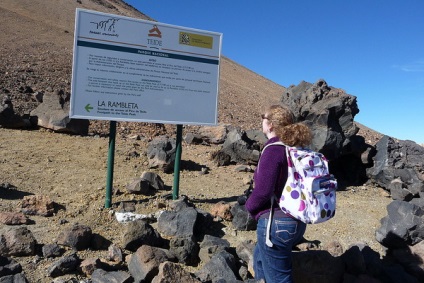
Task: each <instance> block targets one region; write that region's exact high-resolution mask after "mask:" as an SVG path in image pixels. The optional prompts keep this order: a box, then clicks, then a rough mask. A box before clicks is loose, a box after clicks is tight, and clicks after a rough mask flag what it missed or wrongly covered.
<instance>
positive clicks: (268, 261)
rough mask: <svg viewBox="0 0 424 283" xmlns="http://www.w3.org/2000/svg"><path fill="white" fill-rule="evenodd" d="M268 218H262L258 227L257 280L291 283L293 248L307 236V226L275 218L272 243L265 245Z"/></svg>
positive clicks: (295, 221)
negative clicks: (304, 235) (271, 244)
mask: <svg viewBox="0 0 424 283" xmlns="http://www.w3.org/2000/svg"><path fill="white" fill-rule="evenodd" d="M267 223H268V218H260V219H259V221H258V225H257V231H256V235H257V243H256V247H255V250H254V252H253V259H254V264H253V269H254V271H255V279H256V280H260V279H265V282H266V283H273V282H278V283H283V282H284V283H291V282H293V279H292V256H291V252H292V247H293V246H294V245H296V244H297V243H299V242H300V240H301V239H302V237H303V234H305V230H306V224H305V223H303V222H301V221H297V220H295V219H292V218H278V217H273V219H272V223H271V232H270V237H271V242H272V243H273V247H268V246H267V245H266V244H265V238H266V229H267V227H266V226H267Z"/></svg>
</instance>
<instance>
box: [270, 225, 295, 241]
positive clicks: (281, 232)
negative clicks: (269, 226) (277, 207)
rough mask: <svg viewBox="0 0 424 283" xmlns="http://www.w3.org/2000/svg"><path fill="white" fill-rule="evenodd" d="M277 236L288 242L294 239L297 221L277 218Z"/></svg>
mask: <svg viewBox="0 0 424 283" xmlns="http://www.w3.org/2000/svg"><path fill="white" fill-rule="evenodd" d="M274 224H275V231H274V233H275V238H277V239H279V240H280V241H282V242H284V243H287V242H290V241H293V240H294V239H295V237H296V234H297V222H296V221H293V220H275V223H274Z"/></svg>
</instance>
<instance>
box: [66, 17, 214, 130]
mask: <svg viewBox="0 0 424 283" xmlns="http://www.w3.org/2000/svg"><path fill="white" fill-rule="evenodd" d="M221 41H222V34H221V33H216V32H209V31H203V30H197V29H192V28H184V27H179V26H172V25H168V24H164V23H158V22H151V21H145V20H140V19H134V18H128V17H123V16H117V15H112V14H105V13H100V12H94V11H89V10H83V9H77V12H76V19H75V38H74V57H73V68H72V91H71V106H70V118H79V119H98V120H113V121H140V122H154V123H169V124H199V125H215V124H216V123H217V116H218V110H217V109H218V83H219V65H220V57H221Z"/></svg>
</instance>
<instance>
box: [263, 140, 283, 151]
mask: <svg viewBox="0 0 424 283" xmlns="http://www.w3.org/2000/svg"><path fill="white" fill-rule="evenodd" d="M271 145H284V146H286V147H287V145H285V144H284V143H283V142H282V141H276V142H273V143H270V144H267V145H266V146H264V148H263V149H262V151H264V150H265V148H267V147H268V146H271Z"/></svg>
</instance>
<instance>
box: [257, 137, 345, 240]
mask: <svg viewBox="0 0 424 283" xmlns="http://www.w3.org/2000/svg"><path fill="white" fill-rule="evenodd" d="M271 145H283V146H285V147H286V155H287V163H288V177H287V181H286V183H285V185H284V188H283V192H282V194H281V197H280V199H279V200H278V204H279V206H280V208H281V210H283V211H284V212H285V213H287V214H290V215H291V216H293V217H294V218H296V219H299V220H300V221H302V222H304V223H307V224H315V223H321V222H324V221H327V220H328V219H330V218H332V217H333V216H334V215H335V212H336V190H337V180H336V179H335V178H334V176H333V175H331V174H330V172H329V170H328V161H327V159H326V158H325V157H324V155H323V154H321V153H319V152H315V151H312V150H310V149H305V148H296V147H290V146H287V145H285V144H284V143H282V142H275V143H271V144H269V145H267V146H265V147H264V149H263V150H265V149H266V148H267V147H268V146H271ZM263 150H262V151H263ZM271 203H274V198H273V200H272V202H271ZM272 211H273V209H272V207H271V214H270V217H272ZM270 224H271V221H268V226H269V227H268V229H267V234H268V235H267V245H271V246H272V243H271V242H270V241H269V231H270V228H271V227H270ZM268 241H269V243H268Z"/></svg>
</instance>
